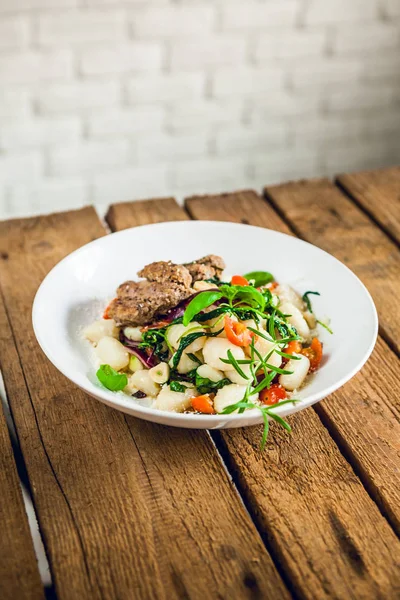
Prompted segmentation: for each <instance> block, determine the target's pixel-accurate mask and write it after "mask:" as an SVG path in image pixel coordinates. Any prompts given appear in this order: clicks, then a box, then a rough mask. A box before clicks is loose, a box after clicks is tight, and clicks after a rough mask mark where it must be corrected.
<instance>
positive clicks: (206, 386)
mask: <svg viewBox="0 0 400 600" xmlns="http://www.w3.org/2000/svg"><path fill="white" fill-rule="evenodd" d="M231 383H232V381H231V380H230V379H228V378H227V377H225V378H224V379H220V380H219V381H212V380H211V379H208V378H207V377H200V375H198V374H197V373H196V381H195V386H196V388H197V389H198V391H199V393H200V394H210V393H211V392H216V391H217V390H220V389H221V388H223V387H225V386H226V385H230V384H231Z"/></svg>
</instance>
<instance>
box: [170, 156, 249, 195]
mask: <svg viewBox="0 0 400 600" xmlns="http://www.w3.org/2000/svg"><path fill="white" fill-rule="evenodd" d="M247 166H248V160H247V157H244V158H236V159H224V158H219V157H211V156H210V157H209V158H204V159H202V160H193V161H185V162H181V163H177V164H175V166H174V168H173V171H172V174H173V180H174V183H173V187H174V188H175V189H185V190H191V192H192V193H198V192H202V190H203V189H204V187H205V185H207V186H217V187H218V186H221V187H220V188H219V189H220V190H222V189H223V187H225V186H226V189H229V188H231V189H233V188H234V184H235V182H237V181H241V180H245V179H246V178H247ZM208 189H209V188H208Z"/></svg>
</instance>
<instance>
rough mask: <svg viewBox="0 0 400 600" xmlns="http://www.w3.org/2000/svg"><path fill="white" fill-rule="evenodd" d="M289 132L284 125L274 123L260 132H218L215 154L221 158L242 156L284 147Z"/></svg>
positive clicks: (236, 128) (240, 130) (234, 130)
mask: <svg viewBox="0 0 400 600" xmlns="http://www.w3.org/2000/svg"><path fill="white" fill-rule="evenodd" d="M288 135H289V130H288V127H287V125H285V124H284V123H275V124H274V125H271V126H270V127H268V128H262V130H260V129H259V130H254V129H253V130H251V129H250V130H249V129H245V128H242V129H239V128H238V127H235V128H234V129H229V130H227V131H220V132H218V133H217V135H216V152H217V154H220V155H221V156H229V155H230V154H243V155H245V154H246V153H247V152H251V151H253V150H257V151H263V150H264V151H267V150H268V149H269V148H271V149H273V148H276V147H282V146H286V145H287V143H288Z"/></svg>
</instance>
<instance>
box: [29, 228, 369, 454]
mask: <svg viewBox="0 0 400 600" xmlns="http://www.w3.org/2000/svg"><path fill="white" fill-rule="evenodd" d="M32 318H33V327H34V331H35V334H36V337H37V340H38V342H39V344H40V346H41V348H42V350H43V351H44V352H45V354H46V355H47V357H48V358H49V359H50V361H51V362H52V363H53V364H54V365H55V366H56V367H57V368H58V369H59V370H60V371H61V372H62V373H63V374H64V375H65V376H66V377H67V378H68V379H70V380H71V381H72V382H74V383H75V384H76V385H78V386H79V387H80V388H81V389H82V390H84V391H85V392H87V393H88V394H90V395H91V396H93V397H94V398H96V399H97V400H100V401H101V402H104V403H105V404H107V405H109V406H111V407H113V408H116V409H118V410H121V411H123V412H125V413H128V414H131V415H134V416H136V417H138V418H142V419H145V420H148V421H153V422H156V423H161V424H164V425H173V426H177V427H187V428H201V429H215V428H229V427H242V426H247V425H255V424H258V423H264V437H263V442H265V439H266V435H267V432H268V423H269V421H270V420H271V419H273V420H275V421H278V422H279V423H280V424H281V425H283V426H284V427H287V428H288V425H287V423H286V421H285V420H284V417H285V416H287V415H289V414H291V413H294V412H296V411H299V410H303V409H304V408H307V407H309V406H311V405H312V404H314V403H315V402H318V401H319V400H322V399H323V398H325V397H326V396H328V395H329V394H330V393H332V392H333V391H335V390H336V389H338V388H339V387H341V386H342V385H343V384H345V383H346V381H348V380H349V379H350V378H351V377H353V376H354V375H355V374H356V373H357V371H359V369H360V368H361V367H362V366H363V364H364V363H365V361H366V360H367V359H368V357H369V355H370V353H371V352H372V349H373V347H374V345H375V341H376V337H377V331H378V319H377V314H376V309H375V306H374V303H373V301H372V299H371V296H370V294H369V293H368V291H367V289H366V288H365V287H364V285H363V284H362V283H361V281H360V280H359V279H358V278H357V277H356V276H355V275H354V274H353V273H352V272H351V271H350V270H349V269H348V268H347V267H346V266H345V265H343V264H342V263H340V262H339V261H338V260H336V259H335V258H334V257H332V256H331V255H329V254H327V253H326V252H324V251H323V250H321V249H319V248H316V247H315V246H313V245H311V244H308V243H306V242H304V241H302V240H299V239H297V238H295V237H291V236H288V235H285V234H282V233H278V232H276V231H271V230H268V229H264V228H259V227H252V226H249V225H242V224H236V223H222V222H214V221H189V222H185V221H184V222H168V223H159V224H155V225H145V226H142V227H136V228H132V229H127V230H124V231H121V232H119V233H114V234H111V235H108V236H105V237H103V238H100V239H98V240H95V241H93V242H91V243H89V244H87V245H85V246H83V247H82V248H80V249H78V250H76V251H75V252H73V253H72V254H70V255H69V256H67V257H66V258H64V259H63V260H62V261H61V262H60V263H58V264H57V265H56V266H55V267H54V268H53V269H52V270H51V271H50V273H49V274H48V275H47V277H46V278H45V279H44V281H43V282H42V284H41V286H40V288H39V290H38V292H37V294H36V297H35V301H34V304H33V315H32Z"/></svg>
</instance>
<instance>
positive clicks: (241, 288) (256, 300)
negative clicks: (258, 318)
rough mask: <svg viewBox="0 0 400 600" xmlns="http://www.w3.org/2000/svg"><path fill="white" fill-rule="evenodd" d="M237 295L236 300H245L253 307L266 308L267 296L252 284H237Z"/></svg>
mask: <svg viewBox="0 0 400 600" xmlns="http://www.w3.org/2000/svg"><path fill="white" fill-rule="evenodd" d="M234 287H235V289H236V295H235V297H234V300H236V301H239V302H244V303H245V304H248V305H249V306H252V307H253V308H259V309H260V310H261V311H263V310H264V308H265V298H264V296H263V295H262V293H261V292H259V291H258V290H256V288H254V287H252V286H251V285H235V286H234Z"/></svg>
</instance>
